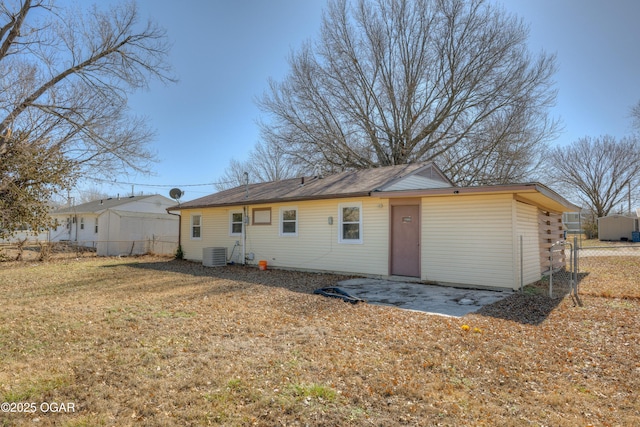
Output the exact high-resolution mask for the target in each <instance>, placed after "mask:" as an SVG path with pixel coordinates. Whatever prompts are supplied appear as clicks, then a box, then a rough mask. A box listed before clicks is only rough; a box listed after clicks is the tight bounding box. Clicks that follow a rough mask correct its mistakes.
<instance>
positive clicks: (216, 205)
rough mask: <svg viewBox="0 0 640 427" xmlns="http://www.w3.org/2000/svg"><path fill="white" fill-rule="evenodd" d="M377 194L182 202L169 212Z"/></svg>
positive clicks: (372, 194)
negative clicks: (195, 203)
mask: <svg viewBox="0 0 640 427" xmlns="http://www.w3.org/2000/svg"><path fill="white" fill-rule="evenodd" d="M374 195H375V196H377V195H378V193H372V192H371V191H366V192H359V193H348V194H347V193H345V194H328V195H322V196H299V197H280V198H270V199H263V200H260V199H255V200H238V201H233V202H229V203H214V204H202V205H192V206H189V205H187V206H185V204H182V205H180V206H172V207H170V208H167V212H169V211H177V210H181V209H203V208H221V207H237V206H246V205H247V204H251V205H263V204H269V203H288V202H300V201H305V200H324V199H346V198H349V197H369V196H374Z"/></svg>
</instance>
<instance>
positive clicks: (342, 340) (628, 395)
mask: <svg viewBox="0 0 640 427" xmlns="http://www.w3.org/2000/svg"><path fill="white" fill-rule="evenodd" d="M607 266H609V267H607ZM584 268H588V266H586V265H584ZM590 268H593V270H592V271H591V272H590V273H589V275H588V276H587V278H588V279H589V281H585V282H583V284H582V292H583V295H584V297H583V302H584V307H575V306H573V304H572V303H571V301H570V300H567V299H566V298H565V299H564V300H558V301H554V305H553V307H551V308H550V309H549V310H547V312H546V315H545V317H544V318H543V319H542V320H541V321H538V322H530V323H526V322H522V321H521V319H522V318H523V317H524V318H526V316H527V315H528V314H527V313H529V312H534V313H535V311H536V310H537V309H538V308H539V307H538V306H536V304H545V302H544V301H545V300H544V299H541V296H536V295H533V296H528V297H530V298H527V299H526V300H519V302H518V304H515V305H514V304H511V305H509V306H508V307H507V306H502V308H501V307H500V306H499V305H498V306H497V307H492V308H490V309H487V311H485V312H480V313H476V314H471V315H467V316H465V317H463V318H460V319H455V318H445V317H440V316H431V315H427V314H424V313H417V312H409V311H402V310H399V309H396V308H393V307H382V306H373V305H367V304H357V305H351V304H347V303H344V302H342V301H340V300H335V299H330V298H323V297H321V296H317V295H313V294H312V291H313V290H314V289H316V288H319V287H325V286H332V285H335V283H336V281H337V280H339V278H338V277H336V276H331V275H319V274H307V273H296V272H288V271H273V270H270V271H266V272H263V271H259V270H258V269H254V268H242V267H238V266H235V267H229V268H224V269H206V268H203V267H202V266H199V265H197V264H194V263H188V262H178V261H168V260H165V259H155V258H139V259H120V260H118V259H97V260H96V259H93V260H78V261H75V260H66V261H61V262H54V263H50V264H46V265H45V264H23V265H22V266H17V265H16V264H13V265H9V264H3V265H2V266H0V291H1V292H2V293H1V295H0V299H1V300H2V301H1V303H2V307H3V311H2V312H0V325H2V326H1V328H2V330H1V332H2V334H1V335H0V340H1V341H2V342H1V344H2V345H1V347H0V357H1V358H2V360H3V362H4V366H6V369H3V371H2V372H0V392H1V393H2V395H3V396H2V397H3V399H4V400H5V401H7V400H11V401H15V400H36V401H51V400H57V401H71V402H74V403H75V404H76V407H77V408H78V410H77V412H75V413H73V414H41V413H40V414H4V413H3V414H0V417H2V421H4V422H5V423H9V424H13V423H18V424H20V423H25V424H27V423H31V422H32V421H33V419H34V418H38V419H39V425H53V424H64V423H69V424H70V425H82V424H85V425H97V424H101V425H137V424H139V423H143V424H147V425H207V424H211V425H297V424H300V425H304V424H313V425H405V424H407V425H507V426H508V425H522V424H532V423H533V424H542V425H558V426H563V425H567V426H568V425H589V424H592V425H621V424H622V425H633V424H638V423H639V422H640V412H639V407H638V403H637V400H636V398H635V393H636V391H637V390H638V389H640V382H639V380H638V377H639V376H640V375H638V374H639V373H640V365H639V363H638V362H637V361H638V360H640V352H639V350H638V344H637V343H638V342H639V338H640V336H639V335H638V333H639V332H638V331H639V330H640V328H639V326H640V324H639V322H638V309H639V308H640V307H639V303H638V301H637V300H636V299H633V298H627V299H624V298H625V297H628V296H633V295H635V293H636V292H637V289H636V288H635V286H636V285H635V282H634V283H631V281H629V280H628V279H627V276H629V274H634V273H628V272H627V269H629V268H630V269H633V267H628V265H626V264H624V265H621V264H617V263H616V262H615V261H608V260H605V259H599V260H597V262H595V263H594V265H593V266H592V267H590ZM616 271H617V272H616ZM620 271H623V272H622V273H620ZM603 275H604V276H605V277H606V282H609V283H611V282H615V284H616V285H615V286H610V287H608V288H607V287H606V286H605V282H598V281H597V279H598V277H603ZM607 289H608V291H609V292H610V295H609V296H608V297H607V298H603V297H602V295H603V293H604V291H605V290H607ZM500 310H502V312H501V311H500ZM505 310H506V311H509V313H505ZM515 310H520V311H522V312H521V313H520V314H519V315H516V314H514V311H515ZM523 313H524V314H523ZM510 316H511V317H515V318H514V319H511V320H510ZM518 319H520V320H518Z"/></svg>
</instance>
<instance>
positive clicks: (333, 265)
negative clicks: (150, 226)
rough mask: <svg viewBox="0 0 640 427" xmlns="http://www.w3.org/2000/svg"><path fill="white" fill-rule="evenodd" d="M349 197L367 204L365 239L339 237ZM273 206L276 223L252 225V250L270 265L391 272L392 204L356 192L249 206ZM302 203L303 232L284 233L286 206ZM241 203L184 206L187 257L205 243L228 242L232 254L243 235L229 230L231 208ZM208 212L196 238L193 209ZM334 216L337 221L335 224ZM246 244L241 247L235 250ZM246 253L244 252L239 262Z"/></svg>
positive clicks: (249, 229) (249, 231)
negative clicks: (355, 195)
mask: <svg viewBox="0 0 640 427" xmlns="http://www.w3.org/2000/svg"><path fill="white" fill-rule="evenodd" d="M344 203H360V204H361V206H362V230H361V233H362V240H363V243H362V244H344V243H339V241H338V240H339V239H338V232H339V227H340V224H339V210H338V206H339V205H340V204H344ZM267 207H270V208H271V215H272V216H271V219H272V221H271V225H249V226H247V228H246V248H245V251H246V253H247V254H249V253H253V254H254V259H253V260H252V261H248V263H250V264H257V263H258V261H260V260H266V261H267V263H268V265H269V266H273V267H283V268H295V269H306V270H323V271H333V272H351V273H361V274H368V275H387V274H388V259H389V252H388V247H389V243H388V242H389V233H388V229H389V207H388V203H387V202H386V201H381V200H380V199H378V198H371V197H367V198H350V199H331V200H317V201H300V202H289V203H273V204H268V205H267V204H260V205H251V206H249V212H248V215H249V217H251V213H252V212H251V210H252V209H253V208H267ZM283 207H285V208H296V209H297V216H298V222H297V226H298V233H297V236H281V235H280V209H281V208H283ZM232 210H237V208H207V209H198V210H195V209H194V210H184V211H183V212H182V236H183V238H182V241H183V251H184V253H185V257H186V258H187V259H190V260H196V261H201V260H202V248H205V247H211V246H226V247H227V248H228V249H227V253H228V255H231V253H232V250H233V247H234V245H235V242H236V241H237V240H241V239H242V238H241V237H240V236H229V213H230V212H231V211H232ZM191 214H200V215H202V239H200V240H191V239H190V238H189V236H190V229H189V224H190V215H191ZM329 217H332V220H333V224H329ZM241 250H242V248H241V247H237V248H236V249H235V254H239V253H240V252H241ZM240 260H241V259H240V258H238V259H237V261H238V262H239V261H240Z"/></svg>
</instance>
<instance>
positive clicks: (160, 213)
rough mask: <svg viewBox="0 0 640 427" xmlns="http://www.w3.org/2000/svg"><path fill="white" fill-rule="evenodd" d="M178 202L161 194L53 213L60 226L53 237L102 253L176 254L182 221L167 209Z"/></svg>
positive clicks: (98, 201) (107, 254)
mask: <svg viewBox="0 0 640 427" xmlns="http://www.w3.org/2000/svg"><path fill="white" fill-rule="evenodd" d="M173 204H175V202H174V201H173V200H171V199H169V198H167V197H164V196H160V195H157V194H155V195H148V196H131V197H116V198H107V199H102V200H94V201H92V202H88V203H83V204H81V205H77V206H70V207H67V208H64V209H58V210H56V211H54V212H52V214H51V215H52V217H53V218H54V219H56V220H57V221H58V224H59V225H58V227H57V228H56V229H54V230H51V232H50V240H51V241H52V242H57V241H69V242H74V243H76V244H78V245H80V246H85V247H91V248H95V249H96V252H97V254H98V255H100V256H113V255H138V254H143V253H147V252H154V253H159V254H172V253H174V252H175V250H176V248H177V246H178V228H179V220H178V217H177V216H176V215H171V214H168V213H167V211H166V209H167V208H168V207H170V206H171V205H173Z"/></svg>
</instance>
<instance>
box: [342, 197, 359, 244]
mask: <svg viewBox="0 0 640 427" xmlns="http://www.w3.org/2000/svg"><path fill="white" fill-rule="evenodd" d="M338 209H339V212H338V218H339V224H340V226H339V228H338V233H340V234H339V235H338V241H339V242H340V243H362V203H340V204H339V205H338Z"/></svg>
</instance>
